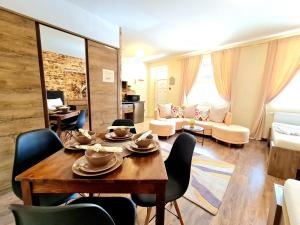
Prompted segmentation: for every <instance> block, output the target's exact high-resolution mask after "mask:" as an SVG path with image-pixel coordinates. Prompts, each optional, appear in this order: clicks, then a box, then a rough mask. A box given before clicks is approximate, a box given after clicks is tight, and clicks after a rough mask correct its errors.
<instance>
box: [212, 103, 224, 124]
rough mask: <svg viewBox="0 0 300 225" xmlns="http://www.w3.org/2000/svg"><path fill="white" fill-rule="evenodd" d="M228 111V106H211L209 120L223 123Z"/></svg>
mask: <svg viewBox="0 0 300 225" xmlns="http://www.w3.org/2000/svg"><path fill="white" fill-rule="evenodd" d="M227 111H228V106H213V105H212V106H211V108H210V112H209V120H211V121H214V122H217V123H223V121H224V119H225V116H226V113H227Z"/></svg>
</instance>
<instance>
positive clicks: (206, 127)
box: [196, 120, 216, 135]
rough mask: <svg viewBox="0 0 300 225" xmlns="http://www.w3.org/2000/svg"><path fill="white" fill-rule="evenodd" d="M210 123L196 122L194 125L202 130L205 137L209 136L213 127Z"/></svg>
mask: <svg viewBox="0 0 300 225" xmlns="http://www.w3.org/2000/svg"><path fill="white" fill-rule="evenodd" d="M215 124H216V123H215V122H212V121H198V120H197V121H196V125H197V126H200V127H203V128H204V134H205V135H211V130H212V127H213V126H214V125H215Z"/></svg>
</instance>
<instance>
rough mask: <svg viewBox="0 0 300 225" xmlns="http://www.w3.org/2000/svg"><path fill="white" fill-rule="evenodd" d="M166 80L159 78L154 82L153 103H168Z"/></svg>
mask: <svg viewBox="0 0 300 225" xmlns="http://www.w3.org/2000/svg"><path fill="white" fill-rule="evenodd" d="M167 95H168V80H167V79H160V80H156V82H155V105H158V104H166V103H168V98H167Z"/></svg>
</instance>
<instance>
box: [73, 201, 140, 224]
mask: <svg viewBox="0 0 300 225" xmlns="http://www.w3.org/2000/svg"><path fill="white" fill-rule="evenodd" d="M81 203H92V204H96V205H98V206H100V207H102V208H103V209H104V210H105V211H106V212H107V213H108V214H109V215H110V216H111V217H112V219H113V221H114V222H115V224H116V225H124V224H126V225H134V224H135V214H136V212H135V206H134V204H133V202H132V201H131V200H130V199H128V198H123V197H103V198H98V197H83V198H78V199H76V200H74V201H72V202H70V203H69V204H68V205H74V204H81Z"/></svg>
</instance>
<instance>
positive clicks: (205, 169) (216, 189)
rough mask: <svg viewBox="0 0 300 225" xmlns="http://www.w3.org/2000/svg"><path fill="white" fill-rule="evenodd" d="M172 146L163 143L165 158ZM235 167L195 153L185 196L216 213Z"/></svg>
mask: <svg viewBox="0 0 300 225" xmlns="http://www.w3.org/2000/svg"><path fill="white" fill-rule="evenodd" d="M171 147H172V146H171V145H170V144H168V143H161V149H162V150H163V151H162V153H163V157H164V158H165V159H166V158H167V157H168V153H169V152H170V150H171ZM234 168H235V166H234V165H233V164H230V163H227V162H224V161H220V160H215V159H211V158H209V157H207V156H204V155H201V154H198V153H194V155H193V160H192V169H191V178H190V184H189V187H188V190H187V191H186V193H185V195H184V197H185V198H186V199H188V200H189V201H191V202H192V203H194V204H196V205H198V206H200V207H201V208H203V209H205V210H206V211H208V212H210V213H211V214H213V215H216V214H217V213H218V211H219V208H220V206H221V204H222V199H223V197H224V194H225V192H226V189H227V186H228V184H229V182H230V178H231V176H232V174H233V171H234Z"/></svg>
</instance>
